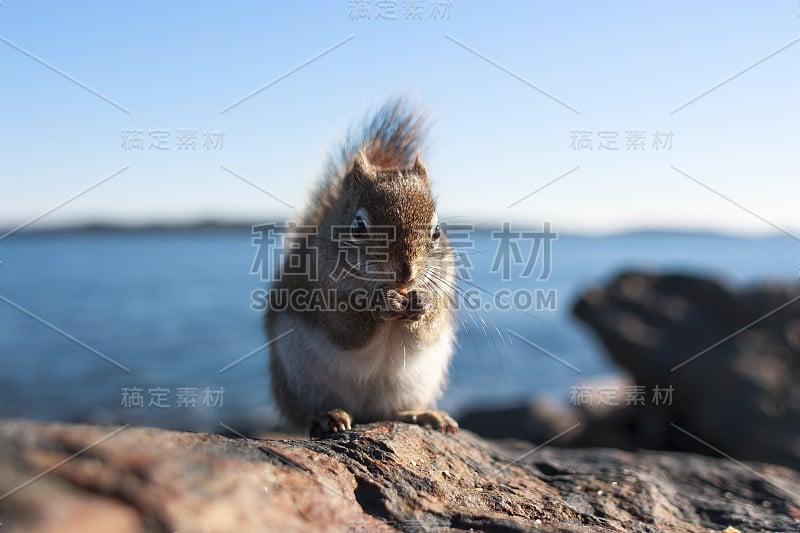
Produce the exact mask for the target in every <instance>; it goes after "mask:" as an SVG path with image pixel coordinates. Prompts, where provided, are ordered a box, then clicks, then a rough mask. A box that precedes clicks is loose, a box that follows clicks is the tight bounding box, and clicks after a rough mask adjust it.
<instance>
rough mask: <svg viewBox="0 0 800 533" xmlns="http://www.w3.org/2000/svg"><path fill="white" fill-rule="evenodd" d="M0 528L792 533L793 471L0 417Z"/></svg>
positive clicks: (355, 436)
mask: <svg viewBox="0 0 800 533" xmlns="http://www.w3.org/2000/svg"><path fill="white" fill-rule="evenodd" d="M0 522H2V525H0V530H1V531H14V532H16V531H33V532H45V531H60V532H70V531H81V532H92V531H104V532H105V531H120V532H125V531H181V532H192V531H209V532H210V531H347V532H366V531H397V530H400V531H409V532H417V531H461V530H475V531H496V532H516V531H520V532H522V531H545V532H549V531H553V532H555V531H598V532H599V531H620V532H621V531H633V532H655V531H709V530H710V531H740V532H745V531H800V475H798V474H797V473H796V472H794V471H792V470H790V469H787V468H784V467H778V466H771V465H766V464H743V463H736V462H733V461H729V460H725V459H715V458H710V457H703V456H699V455H692V454H684V453H669V452H638V453H631V452H623V451H616V450H608V449H587V450H565V449H550V448H542V449H539V448H535V447H534V446H533V445H531V444H523V443H520V442H505V443H503V444H498V443H495V444H493V443H490V442H488V441H484V440H481V439H480V438H478V437H475V436H474V435H472V434H470V433H469V432H462V433H460V434H459V435H457V436H451V435H443V434H439V433H436V432H434V431H431V430H426V429H423V428H420V427H416V426H410V425H406V424H398V423H385V424H373V425H369V426H364V427H359V428H357V429H355V430H353V431H350V432H346V433H344V434H341V435H336V436H333V437H331V438H329V439H324V440H318V441H309V440H306V439H299V438H295V439H292V438H266V439H247V438H230V437H225V436H221V435H209V434H200V433H180V432H173V431H166V430H157V429H150V428H134V427H122V428H119V427H117V428H115V427H108V426H81V425H69V424H57V423H52V424H49V423H35V422H27V421H3V422H0Z"/></svg>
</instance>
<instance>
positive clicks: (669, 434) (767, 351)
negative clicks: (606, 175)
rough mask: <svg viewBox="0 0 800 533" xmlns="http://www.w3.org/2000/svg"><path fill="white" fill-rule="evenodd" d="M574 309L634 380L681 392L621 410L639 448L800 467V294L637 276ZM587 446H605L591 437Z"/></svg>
mask: <svg viewBox="0 0 800 533" xmlns="http://www.w3.org/2000/svg"><path fill="white" fill-rule="evenodd" d="M574 311H575V314H576V315H577V316H578V317H579V318H581V319H582V320H583V321H585V322H586V323H587V324H588V325H589V326H591V328H592V329H593V330H594V331H595V333H596V334H597V336H598V337H599V338H600V340H601V341H602V342H603V344H604V345H605V348H606V350H607V352H608V353H609V355H610V356H611V357H612V358H613V359H614V360H615V361H616V362H617V363H618V364H619V365H620V366H621V367H622V368H624V369H625V370H626V371H627V372H629V373H630V375H631V376H632V379H633V382H634V383H636V384H638V385H644V386H645V387H646V388H647V389H648V390H650V389H652V388H653V387H656V386H659V387H662V388H663V387H669V386H671V387H672V388H673V391H674V392H673V394H672V402H671V405H661V406H652V405H647V406H645V407H640V406H636V407H630V408H627V409H626V408H621V409H619V410H617V412H616V413H614V416H615V418H616V420H617V422H618V424H617V425H616V429H614V430H615V431H623V432H626V433H627V434H626V438H628V439H629V440H630V442H631V445H632V446H633V447H647V448H656V449H672V450H688V451H696V452H701V453H715V452H714V451H713V449H712V447H713V448H717V449H718V450H719V451H721V452H723V453H725V454H728V455H730V456H732V457H735V458H736V459H739V460H752V461H765V462H771V463H777V464H783V465H787V466H791V467H792V468H794V469H798V470H800V287H798V286H795V287H788V286H784V287H781V286H759V287H751V288H747V289H743V290H733V289H730V288H728V287H725V286H723V285H721V284H719V283H718V282H716V281H714V280H711V279H706V278H701V277H695V276H687V275H678V274H672V275H656V274H650V273H642V272H628V273H624V274H622V275H620V276H619V277H617V278H616V279H615V280H613V281H612V282H611V283H610V284H609V285H608V286H606V287H604V288H597V289H592V290H589V291H587V292H586V293H585V294H584V295H583V296H582V297H581V298H580V300H579V301H578V302H577V304H576V305H575V309H574ZM648 403H649V402H648ZM672 424H675V425H677V426H679V427H680V428H682V429H683V430H685V431H679V430H676V428H675V427H674V426H673V425H672ZM605 427H606V430H607V431H608V430H609V429H610V428H612V427H613V426H612V425H611V424H609V425H606V426H605ZM701 440H702V441H705V442H701ZM582 444H584V445H594V444H595V442H594V441H593V440H592V438H591V435H590V434H589V432H588V431H587V432H585V433H584V435H583V442H582Z"/></svg>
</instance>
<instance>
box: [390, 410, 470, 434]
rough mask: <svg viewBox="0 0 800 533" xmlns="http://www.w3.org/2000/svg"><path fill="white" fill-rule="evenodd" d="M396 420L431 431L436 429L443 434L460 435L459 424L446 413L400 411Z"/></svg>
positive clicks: (436, 411)
mask: <svg viewBox="0 0 800 533" xmlns="http://www.w3.org/2000/svg"><path fill="white" fill-rule="evenodd" d="M396 420H399V421H400V422H406V423H408V424H417V425H418V426H422V427H425V428H429V429H435V430H437V431H441V432H442V433H450V434H451V435H455V434H456V433H458V422H456V421H455V420H454V419H453V418H452V417H451V416H450V415H448V414H447V413H445V412H444V411H438V410H435V409H430V410H421V411H400V412H399V413H397V418H396Z"/></svg>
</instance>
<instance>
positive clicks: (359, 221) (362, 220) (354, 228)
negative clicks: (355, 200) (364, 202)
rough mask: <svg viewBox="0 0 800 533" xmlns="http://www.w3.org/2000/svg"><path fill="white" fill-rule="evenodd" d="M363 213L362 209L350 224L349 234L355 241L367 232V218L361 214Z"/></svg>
mask: <svg viewBox="0 0 800 533" xmlns="http://www.w3.org/2000/svg"><path fill="white" fill-rule="evenodd" d="M363 211H364V210H363V209H359V210H358V213H356V216H355V218H353V221H352V222H351V223H350V233H351V235H352V236H353V237H354V238H356V239H357V238H359V237H363V236H364V235H363V234H364V233H366V232H367V230H368V226H367V218H366V216H365V214H364V213H363ZM359 234H361V235H359Z"/></svg>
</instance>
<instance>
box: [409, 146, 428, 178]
mask: <svg viewBox="0 0 800 533" xmlns="http://www.w3.org/2000/svg"><path fill="white" fill-rule="evenodd" d="M412 170H413V171H414V174H416V175H417V176H419V177H420V178H421V179H422V181H424V182H425V183H426V184H429V183H430V182H429V181H428V167H426V166H425V163H423V162H422V154H420V153H419V151H418V152H417V155H416V157H414V166H413V167H412Z"/></svg>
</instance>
